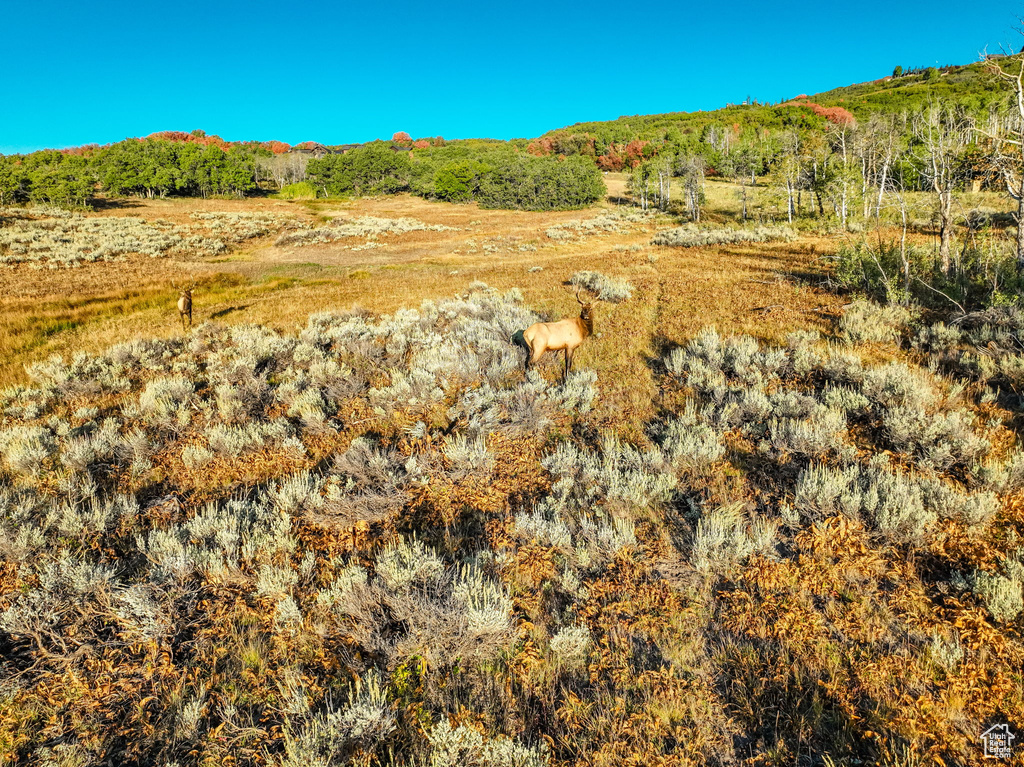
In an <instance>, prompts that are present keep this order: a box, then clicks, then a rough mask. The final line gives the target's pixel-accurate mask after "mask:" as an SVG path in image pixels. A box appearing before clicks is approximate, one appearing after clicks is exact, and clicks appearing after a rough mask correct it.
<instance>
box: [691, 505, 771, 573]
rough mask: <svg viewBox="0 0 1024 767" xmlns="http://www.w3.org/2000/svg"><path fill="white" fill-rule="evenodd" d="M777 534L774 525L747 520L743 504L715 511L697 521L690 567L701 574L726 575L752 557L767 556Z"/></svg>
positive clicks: (755, 518) (761, 518)
mask: <svg viewBox="0 0 1024 767" xmlns="http://www.w3.org/2000/svg"><path fill="white" fill-rule="evenodd" d="M777 533H778V523H777V522H775V521H774V520H769V519H766V518H764V517H761V516H754V517H752V518H750V519H748V518H747V515H746V514H744V512H743V504H732V505H730V506H724V507H722V508H720V509H716V510H714V511H711V512H709V513H707V514H704V515H703V516H702V517H701V518H700V519H699V520H698V522H697V529H696V532H695V534H694V539H693V552H692V562H693V566H694V567H696V568H697V569H698V570H699V571H701V572H704V573H712V574H723V573H727V572H729V571H730V570H732V569H733V568H735V567H737V566H739V565H740V564H742V563H743V561H744V560H746V558H747V557H749V556H750V555H751V554H754V553H762V554H767V553H770V552H771V551H772V550H773V549H774V546H775V542H776V536H777Z"/></svg>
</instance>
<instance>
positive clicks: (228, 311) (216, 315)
mask: <svg viewBox="0 0 1024 767" xmlns="http://www.w3.org/2000/svg"><path fill="white" fill-rule="evenodd" d="M249 306H250V304H241V305H240V306H228V307H225V308H224V309H221V310H219V311H216V312H213V313H212V314H211V315H210V319H211V320H219V319H220V318H221V317H226V316H227V315H229V314H231V313H232V312H240V311H243V310H245V309H248V308H249Z"/></svg>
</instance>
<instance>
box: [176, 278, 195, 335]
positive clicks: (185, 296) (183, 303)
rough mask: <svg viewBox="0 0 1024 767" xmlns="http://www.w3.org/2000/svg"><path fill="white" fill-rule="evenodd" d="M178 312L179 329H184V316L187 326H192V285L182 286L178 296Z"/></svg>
mask: <svg viewBox="0 0 1024 767" xmlns="http://www.w3.org/2000/svg"><path fill="white" fill-rule="evenodd" d="M178 314H179V315H181V329H182V330H184V329H185V317H186V316H187V317H188V326H189V328H191V327H192V287H187V288H182V290H181V295H179V296H178Z"/></svg>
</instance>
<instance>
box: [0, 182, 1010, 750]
mask: <svg viewBox="0 0 1024 767" xmlns="http://www.w3.org/2000/svg"><path fill="white" fill-rule="evenodd" d="M608 187H609V198H610V199H609V201H608V202H605V203H603V204H601V205H598V206H595V207H593V208H591V209H587V210H582V211H569V212H559V213H523V212H512V211H493V210H481V209H479V208H478V207H477V206H475V205H449V204H440V203H432V202H427V201H424V200H422V199H420V198H415V197H411V196H395V197H388V198H377V199H358V200H350V201H342V200H315V201H282V200H248V201H228V200H206V201H197V200H150V201H131V202H127V203H124V204H121V205H115V204H109V205H107V206H104V207H103V208H102V209H100V210H98V211H96V212H95V213H90V214H87V216H86V218H87V219H99V218H111V217H115V218H116V217H118V216H125V215H128V216H132V217H137V218H140V219H142V220H143V221H144V222H154V226H156V223H155V222H158V221H162V222H165V223H162V224H159V226H160V227H163V230H162V231H163V233H164V234H166V233H168V232H172V231H180V235H176V236H182V237H186V236H191V235H193V234H194V235H195V236H202V237H212V236H213V235H214V234H215V231H214V224H215V223H216V222H219V221H225V222H228V221H230V222H233V223H231V226H233V227H235V229H231V228H230V227H228V225H227V224H224V226H223V227H222V230H221V232H220V236H223V237H226V238H230V237H234V239H233V240H231V242H230V244H229V245H228V246H227V247H225V248H224V249H223V250H222V251H219V252H216V253H213V254H210V255H206V256H203V257H201V258H193V259H189V258H185V257H182V256H181V255H175V254H174V252H173V251H172V250H170V249H168V250H167V252H166V254H165V255H163V256H162V257H152V258H151V257H145V256H133V255H128V256H126V257H125V258H124V260H119V261H96V262H85V263H82V264H81V265H80V266H77V267H75V268H55V269H50V268H47V263H46V261H45V260H38V261H34V262H25V263H17V264H14V265H0V270H2V271H0V274H3V276H4V280H5V283H4V284H5V287H7V290H6V291H5V295H4V297H3V298H2V299H0V309H2V311H0V389H3V390H5V391H4V392H3V393H2V394H0V764H12V765H13V764H39V765H44V764H45V765H51V764H66V765H92V764H96V765H99V764H105V763H117V764H125V765H146V764H167V765H171V764H176V765H186V764H187V765H193V764H195V765H209V764H233V765H282V766H284V765H287V766H288V767H293V766H298V765H303V767H313V766H314V765H328V764H345V765H362V766H365V767H370V766H371V765H373V766H375V767H376V766H378V765H379V766H380V767H384V766H385V765H387V766H388V767H405V766H408V767H420V765H430V767H457V766H458V765H473V766H478V767H541V765H546V764H552V765H558V766H559V767H561V766H563V765H564V767H569V766H570V765H573V766H575V765H587V766H588V767H590V766H593V767H606V766H607V767H611V766H612V765H615V766H616V767H619V766H621V765H630V766H632V765H636V766H637V767H639V766H640V765H658V766H659V767H662V766H664V767H670V766H671V767H675V766H676V765H678V766H680V767H682V766H683V765H728V764H744V765H750V767H754V765H779V766H780V767H781V766H782V765H793V764H797V765H808V766H810V765H827V764H868V763H871V764H883V765H891V766H892V767H897V766H898V767H908V766H909V765H924V764H983V763H985V760H984V758H983V753H982V751H981V747H980V741H979V737H980V735H981V733H982V732H983V731H984V730H986V729H987V728H989V727H991V726H993V725H998V724H1007V725H1009V726H1010V727H1011V729H1013V730H1014V731H1015V732H1017V733H1020V732H1021V731H1022V728H1024V678H1022V671H1021V669H1022V668H1024V623H1022V620H1024V619H1022V617H1021V616H1022V614H1024V596H1022V583H1024V547H1022V540H1024V451H1022V450H1021V448H1020V439H1019V435H1020V432H1021V429H1022V428H1024V423H1022V411H1024V408H1022V407H1021V396H1020V395H1021V391H1024V358H1022V355H1021V354H1020V347H1019V344H1020V340H1019V339H1020V337H1021V333H1022V332H1024V318H1022V317H1021V315H1020V314H1019V312H1017V311H1016V310H1014V309H1012V308H1007V309H1004V310H999V311H997V312H995V313H991V314H988V315H985V316H982V317H975V318H970V319H968V320H965V321H964V322H963V323H962V324H961V325H960V326H959V327H956V328H951V327H947V326H945V325H930V324H929V323H928V322H927V321H926V320H923V319H920V318H916V317H913V316H912V315H911V314H910V313H908V312H903V311H902V310H899V309H885V310H883V309H880V308H879V307H875V306H872V305H870V304H868V303H866V302H859V301H856V300H855V297H852V296H848V295H839V294H837V293H835V292H834V291H832V290H831V289H830V288H829V282H828V277H829V274H830V268H831V267H830V265H831V263H832V261H831V257H832V256H833V254H834V253H835V252H836V250H837V248H838V247H839V246H840V245H841V244H842V243H843V242H844V241H846V240H847V239H850V238H853V237H856V235H850V234H846V233H842V234H840V233H829V232H828V227H827V226H826V227H818V228H816V229H814V230H811V229H807V230H806V231H801V230H800V229H799V228H797V229H796V231H795V232H793V233H791V234H787V236H786V239H780V240H777V241H769V242H760V243H745V244H737V245H728V246H707V247H694V248H683V247H668V246H656V245H652V244H651V243H652V240H653V239H654V238H655V236H656V235H657V234H658V233H659V232H663V231H665V230H668V229H672V228H674V227H677V226H679V225H680V223H682V222H681V221H680V220H678V219H677V218H676V217H675V216H671V215H666V214H660V213H654V212H652V213H649V214H641V213H639V212H638V211H637V210H636V209H635V208H632V207H629V206H624V205H618V204H615V203H614V202H612V200H616V199H620V198H621V197H622V195H623V194H624V192H625V179H624V178H623V177H621V176H615V175H610V176H608ZM737 192H738V188H737V187H736V186H735V185H732V184H728V183H725V182H719V181H712V182H709V184H708V208H707V211H706V219H707V221H708V225H710V226H712V227H714V226H722V225H733V224H735V223H737V219H738V211H739V199H738V196H737ZM969 202H970V204H971V205H979V204H984V205H988V206H990V207H995V206H998V205H1000V204H1002V203H1000V202H999V201H998V200H997V199H996V198H983V197H979V198H978V199H977V200H972V201H969ZM922 207H923V204H922ZM768 210H769V208H768V206H767V203H765V205H763V206H762V207H761V208H760V209H759V212H760V214H761V215H762V217H764V218H766V219H767V217H768ZM197 213H201V214H204V215H207V216H209V215H210V214H223V216H221V217H220V218H217V217H214V218H197V217H196V215H195V214H197ZM252 214H259V215H260V216H263V217H264V218H263V219H260V220H273V221H277V222H278V223H277V224H275V226H274V227H272V229H271V230H270V231H266V232H265V233H263V234H259V235H253V236H248V235H246V234H245V233H246V232H249V233H250V234H251V233H252V231H255V230H252V229H251V227H250V228H249V229H246V226H247V224H246V223H245V222H249V223H251V222H252V221H253V220H254V219H252V217H251V215H252ZM19 215H20V214H19ZM26 215H29V216H38V217H42V216H43V213H38V214H35V213H32V214H26ZM268 215H272V216H274V217H275V218H273V219H269V218H267V216H268ZM224 216H229V217H233V218H225V217H224ZM247 216H249V218H246V217H247ZM240 222H241V223H240ZM765 223H774V224H778V223H781V222H778V221H774V222H769V221H765ZM16 225H18V224H17V222H14V223H11V222H6V221H5V226H16ZM76 226H79V228H80V229H83V230H84V229H87V228H88V226H91V224H88V222H85V223H83V222H79V223H78V224H76ZM174 227H178V229H173V228H174ZM190 227H191V228H190ZM891 235H892V232H887V233H883V236H891ZM153 236H154V237H156V236H157V235H153ZM161 236H163V235H161ZM66 237H67V238H71V239H73V235H71V234H69V235H66ZM911 237H912V238H913V239H914V240H915V241H916V242H918V243H919V244H922V245H927V244H928V243H929V242H930V241H931V240H932V237H933V235H932V233H931V232H929V231H927V229H920V230H917V231H915V232H913V233H912V234H911ZM72 244H73V243H72ZM33 267H37V268H33ZM39 267H41V268H39ZM579 271H596V272H600V273H601V274H603V275H605V276H607V277H609V278H612V279H616V280H622V281H625V282H628V283H629V285H630V286H632V295H631V297H630V298H628V299H627V300H624V301H622V302H620V303H610V302H596V303H595V309H594V314H595V319H594V330H595V335H594V336H593V337H591V338H589V339H587V340H586V342H585V343H584V344H583V345H582V347H581V348H580V350H579V352H578V353H577V355H576V359H575V366H574V369H575V372H574V373H573V374H572V375H571V376H569V377H568V379H567V380H565V381H562V380H560V376H559V372H560V367H559V360H557V359H552V358H549V359H547V360H546V361H545V362H544V363H543V364H542V365H541V369H540V374H539V375H537V374H535V373H531V374H529V375H525V374H524V373H523V371H522V370H521V364H522V359H523V357H522V352H521V350H519V349H518V348H517V347H515V346H513V345H512V344H511V343H510V340H511V337H512V335H513V333H514V332H515V331H516V330H519V329H522V328H523V327H525V326H526V325H528V324H529V323H531V322H533V321H534V320H535V319H537V318H538V316H539V317H540V318H541V319H558V318H561V317H571V316H576V315H577V314H578V312H579V306H578V304H577V302H576V296H575V292H574V289H573V288H572V286H571V285H570V284H569V280H570V278H571V277H572V276H573V275H574V274H575V273H577V272H579ZM184 284H192V285H195V289H194V321H195V327H194V328H192V329H191V330H188V331H183V330H182V327H181V324H180V320H179V317H178V315H177V311H176V309H175V301H176V299H177V289H176V287H175V285H179V286H180V285H184ZM54 355H61V356H62V358H61V359H57V358H54Z"/></svg>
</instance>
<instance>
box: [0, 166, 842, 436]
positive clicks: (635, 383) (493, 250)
mask: <svg viewBox="0 0 1024 767" xmlns="http://www.w3.org/2000/svg"><path fill="white" fill-rule="evenodd" d="M606 178H607V181H608V185H609V192H610V196H611V197H613V198H614V197H615V196H616V195H619V194H621V193H622V192H623V191H624V188H625V187H624V183H625V182H624V177H623V176H622V175H621V174H609V175H608V176H607V177H606ZM716 195H717V196H718V197H721V198H722V199H721V200H720V202H721V204H723V205H726V204H728V194H727V193H726V192H723V191H719V192H716ZM617 209H618V208H617V206H615V205H613V204H612V203H603V204H602V205H599V206H595V207H593V208H591V209H587V210H582V211H560V212H545V213H533V212H521V211H497V210H481V209H480V208H479V207H478V206H476V205H475V204H470V205H452V204H446V203H438V202H429V201H426V200H422V199H420V198H417V197H412V196H410V195H399V196H393V197H384V198H371V199H358V200H351V201H339V200H319V201H315V202H290V201H280V200H146V201H129V202H126V203H125V204H124V206H118V207H114V206H111V207H107V208H104V209H102V210H100V211H98V212H96V213H94V214H91V215H97V216H110V215H132V216H140V217H142V218H146V219H155V218H163V219H167V220H170V221H174V222H176V223H186V222H189V221H191V219H190V218H189V214H191V213H193V212H245V211H250V212H257V211H259V212H273V213H283V214H288V215H293V216H295V217H296V218H298V219H300V220H303V221H306V222H309V223H311V224H312V223H316V222H317V221H324V220H326V219H328V218H344V219H353V218H358V217H362V216H374V217H378V218H400V217H405V218H412V219H416V220H418V221H421V222H423V223H425V224H428V225H434V224H441V225H444V226H446V227H451V230H450V231H441V232H436V231H415V232H409V233H406V234H384V235H380V236H379V237H377V238H376V240H375V242H376V244H377V245H378V247H374V248H371V249H367V250H353V247H359V246H362V245H365V243H366V242H367V240H366V239H365V238H359V237H354V238H345V239H344V240H338V241H336V242H332V243H329V244H318V245H305V246H285V247H278V246H276V245H274V240H275V239H276V238H275V237H274V236H270V237H266V238H263V239H262V240H259V241H253V242H250V243H247V244H245V245H244V246H242V247H241V248H239V249H238V250H235V251H234V252H232V253H231V254H229V255H228V256H226V257H218V258H209V259H204V260H197V261H180V260H173V259H149V258H138V259H134V260H129V261H128V262H127V263H123V264H109V263H97V264H89V265H87V266H85V267H83V268H81V269H75V270H52V271H50V270H47V271H35V270H30V269H27V268H15V269H8V270H6V273H5V277H7V280H6V281H7V283H8V289H7V291H6V292H5V296H4V297H3V298H0V308H2V315H0V317H2V319H0V329H2V333H0V358H2V362H0V386H9V385H12V384H17V383H22V382H24V381H25V380H26V376H25V371H24V366H25V365H26V364H30V363H32V362H34V361H38V360H41V359H45V358H46V357H48V356H49V355H51V354H54V353H57V354H64V355H69V354H71V353H73V352H75V351H78V350H86V351H98V350H100V349H102V348H105V347H107V346H110V345H111V344H114V343H117V342H121V341H127V340H131V339H133V338H136V337H145V336H168V335H174V334H176V333H180V332H181V328H180V324H179V320H178V316H177V312H176V311H175V309H174V302H175V300H176V292H175V290H174V289H173V288H172V287H171V283H172V282H174V281H176V282H182V281H186V280H189V281H193V280H194V281H197V282H198V283H199V286H198V288H197V289H196V292H195V298H194V319H195V322H196V323H200V322H203V321H206V320H213V321H216V322H223V323H228V324H235V323H260V324H266V325H269V326H272V327H275V328H278V329H281V330H286V331H292V330H294V329H295V328H296V326H301V325H303V324H305V321H306V317H307V316H308V315H309V314H310V313H312V312H316V311H322V310H324V309H334V308H338V309H343V308H348V307H350V306H352V305H354V304H358V305H360V306H363V307H365V308H366V309H368V310H370V311H372V312H377V313H387V312H393V311H395V310H397V309H399V308H401V307H413V306H416V305H418V304H419V303H420V302H421V301H422V300H424V299H428V298H432V299H436V298H441V297H445V296H450V295H452V294H453V293H457V292H460V291H464V290H466V289H467V288H468V286H469V285H470V284H471V283H472V282H474V281H476V280H481V281H483V282H486V283H487V284H489V285H492V286H495V287H498V288H510V287H519V288H521V289H522V290H523V294H524V298H525V301H526V303H527V304H528V305H530V306H533V307H534V308H536V309H537V310H538V311H539V312H541V313H542V314H544V315H547V316H549V317H552V318H558V317H562V316H571V315H574V314H575V313H576V311H577V305H576V302H575V300H574V298H573V295H572V291H571V289H570V288H569V287H568V286H567V284H566V283H567V280H568V278H569V277H570V276H571V275H572V274H573V273H574V272H576V271H578V270H581V269H588V270H596V271H601V272H604V273H606V274H608V275H611V276H614V277H622V278H625V279H627V280H629V281H630V282H632V283H633V284H634V285H635V287H636V291H635V293H634V298H633V299H632V300H630V301H628V302H626V303H624V304H621V305H618V306H616V305H612V304H598V306H597V309H596V326H595V330H596V333H597V336H596V337H595V338H594V339H592V340H591V341H590V342H589V343H587V344H585V345H584V346H583V347H582V348H581V350H580V353H579V355H578V356H577V361H576V364H577V365H578V366H579V367H581V368H593V369H595V370H596V371H597V373H598V376H599V380H600V382H601V387H602V398H601V405H600V407H601V408H602V410H601V413H600V415H601V420H602V421H604V422H608V423H609V424H610V423H611V422H612V421H618V422H619V423H620V424H621V423H629V422H634V423H635V422H641V421H643V420H646V419H647V418H648V417H649V416H650V412H649V411H650V408H651V407H652V405H651V403H652V399H653V398H652V396H651V395H652V392H653V383H652V379H651V375H650V367H649V363H650V361H651V359H652V358H653V357H654V356H656V355H657V353H658V352H659V351H660V347H661V346H662V345H663V344H665V343H667V342H670V343H680V342H683V341H685V340H686V339H687V338H689V337H690V336H691V335H692V334H693V333H694V332H695V331H696V330H697V329H698V328H700V327H702V326H704V325H716V326H717V327H718V328H719V330H720V331H723V332H747V333H751V334H752V335H755V336H757V337H759V338H762V339H765V340H780V339H781V338H784V337H785V335H786V333H788V332H790V331H792V330H794V329H798V328H822V327H823V326H824V325H825V323H826V322H827V315H828V314H830V313H832V312H833V311H834V310H835V309H836V307H837V304H838V301H837V299H836V298H835V297H834V296H832V295H830V294H829V293H827V292H825V291H823V290H819V289H818V288H817V287H815V283H816V281H817V280H818V279H819V278H820V277H821V276H822V274H823V271H822V265H821V261H820V260H819V259H820V254H821V253H822V252H823V251H827V250H828V249H830V248H832V247H833V245H832V243H831V241H829V240H827V239H822V238H820V237H807V238H804V239H801V240H799V241H798V242H795V243H792V244H773V245H762V246H749V247H730V248H701V249H689V250H685V249H675V248H666V247H656V246H651V245H650V244H649V243H650V241H651V238H652V237H653V235H654V233H655V231H657V229H659V228H665V227H670V226H673V225H675V224H676V223H677V222H676V221H675V220H674V219H673V218H671V217H668V216H660V217H652V218H651V219H649V220H648V221H647V222H645V223H639V224H624V226H623V229H624V230H626V231H623V232H622V233H604V232H602V233H599V234H590V235H585V236H580V237H578V238H573V239H569V240H555V239H551V238H549V237H548V236H547V234H546V232H547V230H548V228H549V227H551V226H553V225H557V224H562V223H565V222H569V221H578V220H586V219H589V218H593V217H595V216H598V215H601V214H607V213H609V212H614V211H615V210H617ZM535 267H541V269H540V270H539V271H535V272H530V271H529V270H530V269H531V268H535ZM545 364H546V365H547V368H546V369H547V370H548V374H549V375H552V376H554V375H555V362H554V361H551V362H548V363H545Z"/></svg>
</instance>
